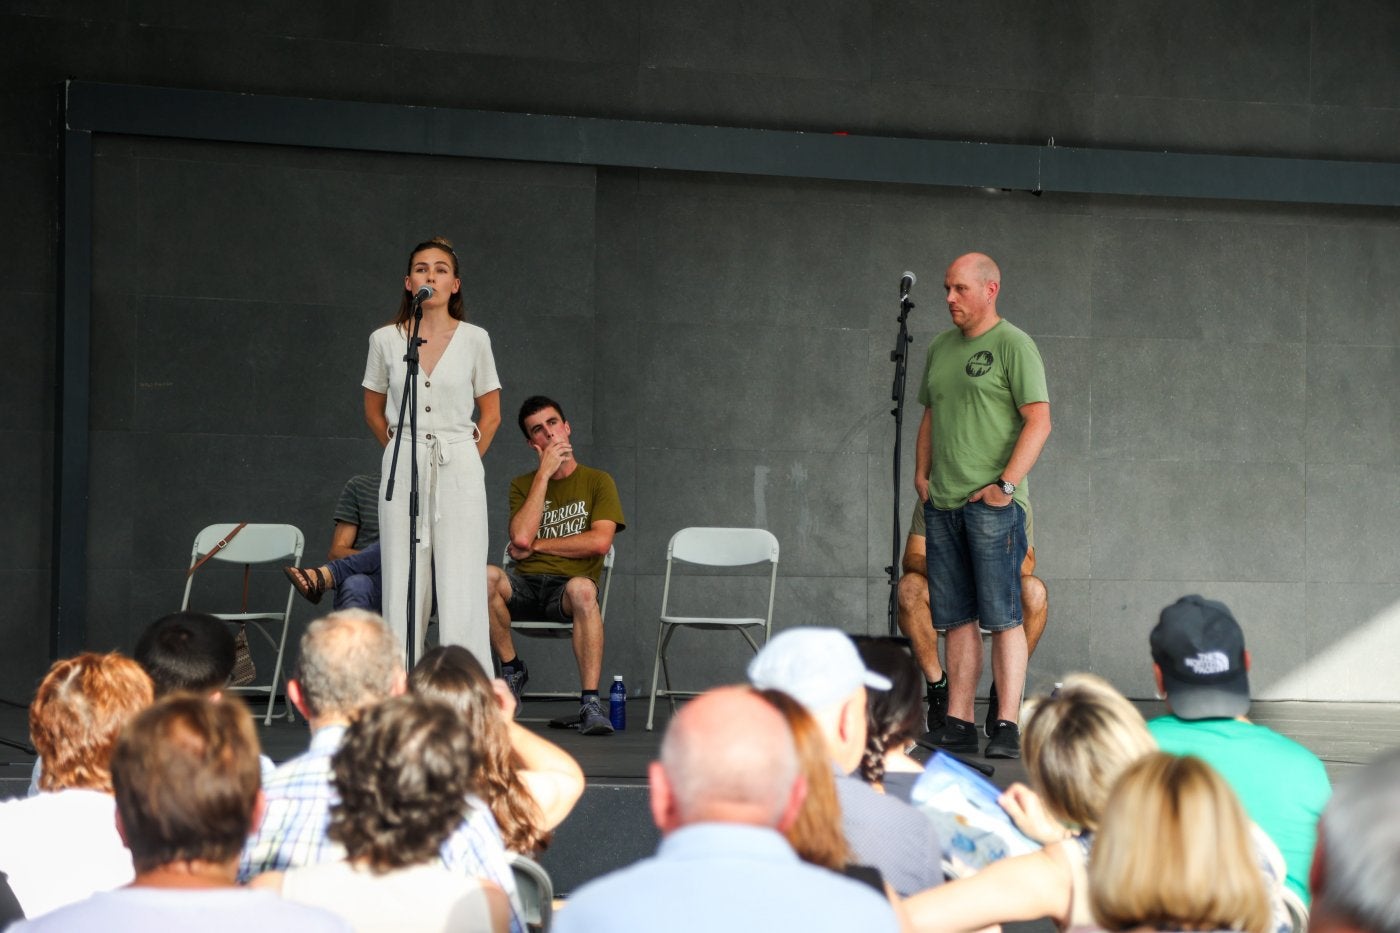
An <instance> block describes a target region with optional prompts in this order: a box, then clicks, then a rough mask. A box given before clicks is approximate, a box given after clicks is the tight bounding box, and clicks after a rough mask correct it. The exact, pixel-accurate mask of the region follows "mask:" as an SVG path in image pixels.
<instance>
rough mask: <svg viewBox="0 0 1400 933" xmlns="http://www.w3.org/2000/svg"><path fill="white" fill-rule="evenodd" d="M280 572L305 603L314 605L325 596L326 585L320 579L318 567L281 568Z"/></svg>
mask: <svg viewBox="0 0 1400 933" xmlns="http://www.w3.org/2000/svg"><path fill="white" fill-rule="evenodd" d="M282 572H283V573H284V574H286V575H287V579H288V580H291V581H292V586H294V587H296V591H297V592H298V593H300V594H301V595H302V597H303V598H304V599H305V600H306V601H307V602H309V603H312V604H313V605H314V604H316V603H319V602H320V601H321V597H322V596H325V595H326V583H325V581H324V580H323V579H322V577H321V568H320V567H310V568H307V567H283V568H282Z"/></svg>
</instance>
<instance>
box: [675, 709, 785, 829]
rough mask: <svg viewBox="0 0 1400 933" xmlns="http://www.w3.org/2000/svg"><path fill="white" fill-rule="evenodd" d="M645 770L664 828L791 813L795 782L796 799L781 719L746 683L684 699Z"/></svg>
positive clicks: (764, 822) (764, 821)
mask: <svg viewBox="0 0 1400 933" xmlns="http://www.w3.org/2000/svg"><path fill="white" fill-rule="evenodd" d="M651 778H652V809H653V815H654V816H655V817H656V822H657V825H658V826H659V827H660V828H661V830H662V831H663V832H669V831H671V830H673V829H677V828H679V827H680V826H684V825H686V824H689V823H703V822H720V823H746V824H750V825H757V826H772V827H779V826H780V825H781V824H782V823H784V821H786V820H789V819H790V817H791V815H795V812H796V806H794V791H795V790H797V793H798V797H797V801H796V802H797V803H799V804H800V801H801V796H800V789H797V784H798V763H797V752H796V750H795V749H794V747H793V743H792V734H791V733H790V732H789V731H788V727H787V723H786V722H785V721H784V720H783V717H782V716H781V715H780V714H779V713H778V711H777V710H775V709H774V708H773V707H772V706H771V705H770V704H768V703H767V702H765V701H764V700H763V699H762V698H761V697H759V696H758V695H757V694H756V693H754V692H753V691H752V690H750V689H748V688H747V687H722V688H720V689H718V690H711V691H710V692H708V693H704V694H702V695H700V696H699V697H696V698H695V699H694V700H692V701H690V702H689V703H687V704H686V705H685V706H684V707H682V708H681V711H680V712H679V713H678V714H677V715H676V717H675V718H674V719H672V720H671V725H670V727H669V728H668V729H667V730H666V738H665V739H664V740H663V741H662V743H661V760H660V761H659V762H654V763H653V764H652V773H651ZM789 811H791V813H790V812H789Z"/></svg>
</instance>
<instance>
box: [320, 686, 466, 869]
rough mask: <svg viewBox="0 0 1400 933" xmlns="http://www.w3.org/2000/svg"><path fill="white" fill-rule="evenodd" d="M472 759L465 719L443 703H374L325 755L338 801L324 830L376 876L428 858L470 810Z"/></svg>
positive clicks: (401, 700) (408, 698) (404, 699)
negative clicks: (335, 748)
mask: <svg viewBox="0 0 1400 933" xmlns="http://www.w3.org/2000/svg"><path fill="white" fill-rule="evenodd" d="M472 764H473V762H472V758H471V737H470V736H469V735H468V734H467V724H466V723H465V722H463V721H462V717H461V716H459V715H457V711H456V710H454V709H453V708H452V707H450V706H448V705H447V704H446V703H443V702H441V701H440V700H434V699H430V698H428V697H421V696H413V695H408V696H401V697H394V698H393V699H389V700H385V701H384V702H382V703H377V704H375V705H373V706H371V707H370V708H369V709H367V710H365V711H364V712H363V713H362V714H361V715H360V718H359V719H357V720H356V721H355V722H354V723H352V724H351V725H350V728H349V729H347V730H346V732H345V741H344V742H343V743H342V744H341V746H340V749H339V750H338V751H337V752H336V753H335V755H334V757H332V758H331V767H332V770H333V772H334V780H335V789H336V793H338V794H339V795H340V801H339V802H338V803H336V804H334V805H333V806H332V807H331V823H330V828H329V830H328V831H327V834H328V835H329V836H330V838H331V839H333V840H334V841H336V842H338V843H340V844H341V845H343V846H345V852H346V854H347V855H348V856H349V858H351V859H356V860H358V859H363V860H364V861H366V862H367V863H368V864H369V867H370V870H371V871H373V872H375V873H377V874H383V873H384V872H387V871H391V870H393V869H395V868H404V867H406V866H409V865H421V864H423V863H425V862H431V861H433V860H434V859H436V858H437V857H438V850H439V849H440V848H441V847H442V844H443V842H445V841H446V840H447V838H448V837H449V836H451V835H452V833H453V832H454V831H455V830H456V829H457V827H458V826H460V825H461V824H462V821H463V820H464V819H466V816H467V812H468V811H469V810H470V804H468V803H467V794H469V793H471V791H472V789H473V788H472V780H471V774H472V770H473V769H472Z"/></svg>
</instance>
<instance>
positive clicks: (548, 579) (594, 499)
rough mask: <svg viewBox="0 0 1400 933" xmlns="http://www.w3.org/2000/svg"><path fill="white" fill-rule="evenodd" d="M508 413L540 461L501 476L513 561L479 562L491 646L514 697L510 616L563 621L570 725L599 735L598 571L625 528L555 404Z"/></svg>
mask: <svg viewBox="0 0 1400 933" xmlns="http://www.w3.org/2000/svg"><path fill="white" fill-rule="evenodd" d="M517 421H518V423H519V425H520V430H521V431H522V432H523V433H524V434H525V441H526V443H528V444H529V445H530V446H531V447H532V448H534V450H535V452H536V453H537V454H538V455H539V458H540V465H539V468H538V469H536V470H535V471H534V472H533V473H524V474H521V475H520V476H517V477H516V478H515V479H513V480H511V484H510V548H509V554H510V558H511V560H512V561H514V563H513V564H512V565H511V566H510V567H507V568H505V569H502V568H500V567H488V568H487V594H488V598H489V600H490V612H491V647H492V649H493V650H494V651H495V652H496V654H497V655H498V656H499V657H500V659H501V676H502V677H504V678H505V681H506V683H508V684H510V689H511V692H512V693H514V694H515V698H516V701H517V703H518V702H519V700H520V694H521V692H522V691H523V689H524V687H525V682H526V681H527V680H529V677H530V675H529V673H528V672H527V671H526V669H525V663H524V662H523V661H522V660H521V659H520V657H519V656H518V655H517V654H516V653H515V645H514V643H513V642H512V640H511V636H510V620H511V619H512V618H516V619H552V620H554V621H556V622H572V623H573V626H574V633H573V643H574V658H575V660H576V661H577V662H578V676H579V683H580V686H581V687H582V694H581V696H580V703H579V731H580V732H581V733H583V734H584V735H608V734H609V733H611V732H612V731H613V728H612V724H611V723H610V722H609V721H608V717H607V714H606V713H605V712H604V711H603V708H602V703H601V702H600V701H599V699H598V679H599V677H600V676H601V675H602V669H603V615H602V611H601V610H600V608H599V605H598V577H599V575H600V574H601V573H602V570H603V557H604V556H605V555H606V554H607V553H608V549H609V548H611V547H612V542H613V535H615V534H616V533H617V532H619V531H621V530H622V529H624V528H625V527H627V526H626V524H625V523H624V522H623V518H622V505H621V503H620V502H619V501H618V498H617V485H616V484H615V483H614V482H613V478H612V477H611V476H609V475H608V474H607V473H604V472H603V471H602V470H595V469H593V468H592V467H586V466H583V465H582V464H580V463H579V462H578V461H577V460H575V459H574V456H573V447H572V445H571V443H570V441H569V436H570V434H571V433H572V428H570V426H569V422H568V419H566V418H565V417H564V410H563V409H562V408H561V407H560V406H559V403H558V402H556V401H554V400H553V399H548V398H545V397H544V396H542V395H532V396H531V397H530V398H527V399H526V400H525V401H524V403H522V404H521V406H520V415H519V417H518V418H517ZM517 708H518V707H517Z"/></svg>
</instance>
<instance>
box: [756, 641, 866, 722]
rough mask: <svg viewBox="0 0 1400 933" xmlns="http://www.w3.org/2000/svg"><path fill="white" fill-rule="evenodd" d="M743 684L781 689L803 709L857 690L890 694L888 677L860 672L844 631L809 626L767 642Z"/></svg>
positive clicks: (824, 705)
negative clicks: (880, 691)
mask: <svg viewBox="0 0 1400 933" xmlns="http://www.w3.org/2000/svg"><path fill="white" fill-rule="evenodd" d="M749 683H751V684H753V685H754V686H755V687H757V688H758V689H760V690H769V689H772V690H781V691H783V692H784V693H786V694H787V695H788V696H790V697H792V698H793V699H794V700H796V701H797V702H799V703H801V704H802V705H803V706H804V707H806V708H807V709H808V710H821V709H825V708H827V707H828V706H831V705H833V704H835V703H838V702H840V701H841V700H844V699H845V698H846V697H848V696H850V695H851V694H852V693H854V692H855V689H856V688H857V687H859V686H862V685H864V686H866V687H870V688H872V689H874V690H888V689H890V680H889V678H888V677H885V676H884V675H882V674H877V673H875V672H874V671H872V670H867V669H866V667H865V664H864V663H863V662H862V661H861V659H860V654H859V653H858V652H857V651H856V646H855V643H854V642H852V641H851V639H850V637H849V636H848V635H847V634H846V633H845V632H843V631H841V630H840V629H834V628H815V627H810V626H809V627H802V628H790V629H787V630H786V631H783V632H779V633H778V634H777V635H774V636H773V637H772V638H771V639H769V641H768V644H766V645H764V646H763V649H762V650H761V651H759V652H758V654H757V655H755V656H754V659H753V660H752V661H750V662H749Z"/></svg>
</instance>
